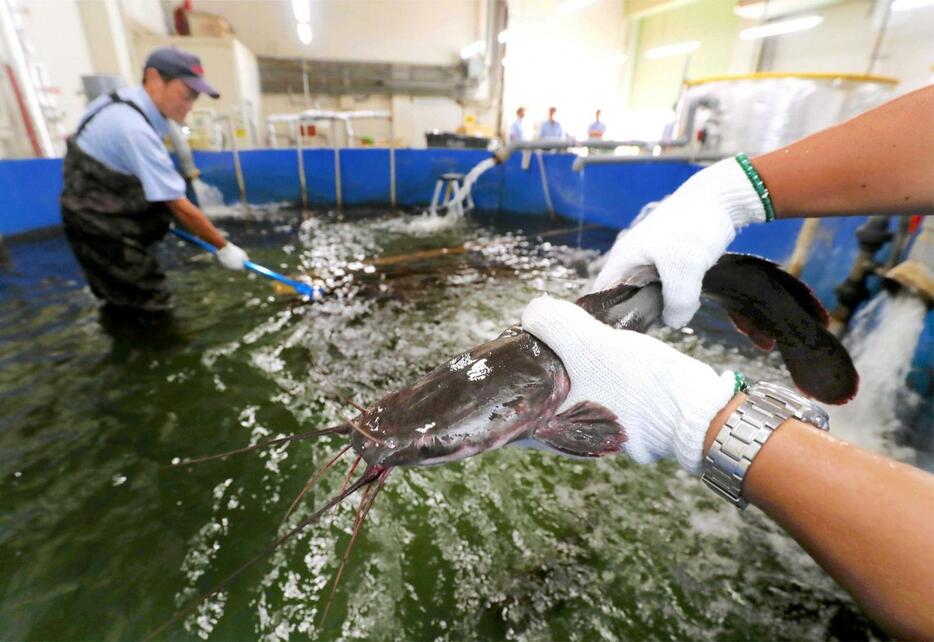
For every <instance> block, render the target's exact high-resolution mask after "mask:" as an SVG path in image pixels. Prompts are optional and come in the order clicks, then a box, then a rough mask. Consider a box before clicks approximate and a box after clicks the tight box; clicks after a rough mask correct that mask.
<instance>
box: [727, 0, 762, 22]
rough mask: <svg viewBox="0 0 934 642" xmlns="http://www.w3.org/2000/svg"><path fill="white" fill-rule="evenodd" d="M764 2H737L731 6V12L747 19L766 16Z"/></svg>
mask: <svg viewBox="0 0 934 642" xmlns="http://www.w3.org/2000/svg"><path fill="white" fill-rule="evenodd" d="M766 6H767V3H766V2H753V3H752V4H743V5H741V4H737V5H736V6H735V7H733V13H735V14H736V15H738V16H739V17H740V18H746V19H747V20H758V19H761V18H768V15H767V13H766Z"/></svg>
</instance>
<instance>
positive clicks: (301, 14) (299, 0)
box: [292, 0, 311, 23]
mask: <svg viewBox="0 0 934 642" xmlns="http://www.w3.org/2000/svg"><path fill="white" fill-rule="evenodd" d="M292 15H294V16H295V21H296V22H305V23H308V22H311V5H310V4H308V0H292Z"/></svg>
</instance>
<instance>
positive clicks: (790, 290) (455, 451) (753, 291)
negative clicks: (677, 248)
mask: <svg viewBox="0 0 934 642" xmlns="http://www.w3.org/2000/svg"><path fill="white" fill-rule="evenodd" d="M657 279H658V277H657V274H656V273H655V272H654V270H652V269H650V268H647V269H645V270H642V271H640V272H638V273H637V274H633V275H630V278H629V279H627V280H626V281H625V282H624V283H621V284H619V285H617V286H615V287H613V288H610V289H608V290H604V291H602V292H597V293H594V294H590V295H587V296H585V297H581V298H580V299H578V301H577V304H578V305H580V306H581V307H583V308H584V309H585V310H587V312H588V313H590V314H591V315H592V316H594V317H595V318H597V319H598V320H600V321H602V322H604V323H607V324H609V325H612V326H614V327H618V328H622V329H627V330H633V331H638V332H644V331H645V330H646V329H647V328H648V327H649V326H650V325H651V324H652V323H654V322H655V321H656V320H657V319H658V318H659V317H660V316H661V311H662V295H661V288H660V285H659V284H658V282H657ZM703 294H704V295H705V296H707V297H710V298H712V299H713V300H715V301H717V302H718V303H720V304H721V305H722V306H723V307H724V308H726V310H727V312H728V313H729V314H730V316H731V318H732V319H733V320H734V323H735V324H736V325H737V327H738V328H739V329H740V331H742V332H743V333H745V334H747V335H749V336H750V338H751V339H752V340H753V341H754V343H756V345H758V346H759V347H762V348H765V349H771V348H772V347H773V346H778V348H779V350H780V351H781V354H782V356H783V357H784V358H785V361H786V364H787V365H788V367H789V371H790V372H791V375H792V378H793V379H794V380H795V382H796V383H797V384H798V385H799V387H801V388H802V389H803V390H804V392H805V393H807V394H808V395H810V396H812V397H815V398H817V399H819V400H822V401H828V402H831V403H840V401H839V400H841V399H842V400H845V399H848V398H849V397H851V396H852V395H853V394H855V392H856V386H857V382H858V378H857V375H856V370H855V368H853V364H852V362H851V361H850V358H849V355H848V354H847V352H846V350H845V349H844V348H843V346H842V345H841V344H840V343H839V341H837V339H836V338H835V337H833V335H832V334H830V333H829V332H828V331H827V330H826V324H827V318H828V317H827V313H826V311H825V310H824V309H823V307H822V306H821V304H820V303H819V302H818V301H817V299H816V298H814V296H813V295H812V294H811V292H810V290H809V289H808V288H807V286H805V285H804V284H803V283H801V282H800V281H798V280H797V279H795V278H794V277H792V276H791V275H789V274H787V273H785V272H784V271H782V270H781V268H779V267H778V266H777V265H775V264H774V263H771V262H769V261H766V260H764V259H760V258H757V257H752V256H746V255H738V254H726V255H724V256H723V257H722V258H721V259H720V261H718V262H717V264H715V265H714V266H713V267H712V268H711V269H710V271H708V272H707V275H706V276H705V278H704V283H703ZM570 387H571V382H570V378H569V376H568V374H567V371H566V370H565V368H564V365H563V364H562V363H561V360H560V359H559V358H558V356H557V355H556V354H555V353H554V352H553V351H552V350H551V349H550V348H549V347H548V346H547V345H545V344H544V343H542V342H541V341H539V340H538V339H536V338H535V337H534V336H532V335H531V334H529V333H528V332H525V331H524V330H522V329H521V327H519V326H512V327H510V328H509V329H507V330H506V331H505V332H503V334H501V335H500V336H499V337H497V338H496V339H493V340H492V341H488V342H486V343H483V344H481V345H479V346H476V347H474V348H473V349H471V350H470V351H468V352H465V353H463V354H461V355H459V356H457V357H455V358H454V359H451V360H450V361H448V362H447V363H445V364H443V365H442V366H440V367H438V368H435V369H434V370H433V371H431V372H429V373H428V374H426V375H425V376H424V377H422V378H421V379H419V380H418V381H417V382H416V383H415V384H413V385H412V386H410V387H408V388H405V389H403V390H400V391H397V392H393V393H391V394H389V395H387V396H385V397H383V398H382V399H381V400H380V401H379V402H377V403H376V404H374V405H373V406H372V407H371V408H369V409H367V410H366V412H364V413H363V414H362V415H361V416H360V417H359V418H358V419H357V420H356V421H354V422H353V425H354V427H355V428H356V430H355V431H354V432H353V436H352V444H353V447H354V449H355V450H356V451H357V453H358V454H360V455H361V456H362V457H363V458H364V459H365V460H366V461H367V463H369V464H370V465H380V466H426V465H433V464H442V463H447V462H451V461H456V460H459V459H464V458H467V457H471V456H473V455H476V454H479V453H482V452H485V451H487V450H492V449H495V448H500V447H502V446H505V445H508V444H511V443H516V444H522V445H539V446H541V447H543V448H545V449H549V450H555V451H558V452H561V453H564V454H567V455H572V456H577V457H600V456H603V455H607V454H610V453H615V452H618V451H619V450H620V449H621V448H622V447H623V444H624V443H625V441H626V433H625V430H624V428H623V427H622V426H621V425H620V424H619V423H618V422H617V420H616V416H615V415H614V414H613V413H612V412H610V411H609V410H607V409H606V408H604V407H603V406H600V405H599V404H596V403H592V402H586V401H585V402H581V403H578V404H576V405H574V406H572V407H570V408H568V409H566V410H565V411H564V412H562V413H560V414H557V410H558V409H559V408H560V407H561V405H562V403H563V402H564V400H565V398H566V397H567V395H568V393H569V391H570Z"/></svg>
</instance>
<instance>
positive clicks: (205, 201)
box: [191, 178, 287, 219]
mask: <svg viewBox="0 0 934 642" xmlns="http://www.w3.org/2000/svg"><path fill="white" fill-rule="evenodd" d="M191 187H192V189H194V191H195V197H196V198H197V199H198V206H199V207H200V208H201V209H202V210H203V211H204V213H205V214H207V215H208V218H211V219H232V218H249V217H252V218H256V217H259V216H260V215H261V214H263V215H265V214H275V213H276V212H278V211H279V210H280V209H282V208H283V207H286V206H287V203H264V204H262V205H252V204H251V205H250V210H249V211H248V210H247V209H246V208H245V207H243V203H236V204H234V205H225V204H224V194H223V192H221V190H220V189H219V188H217V187H215V186H213V185H211V184H210V183H205V182H204V181H203V180H201V179H200V178H196V179H195V180H193V181H192V182H191Z"/></svg>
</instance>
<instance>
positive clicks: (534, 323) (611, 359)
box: [522, 296, 736, 475]
mask: <svg viewBox="0 0 934 642" xmlns="http://www.w3.org/2000/svg"><path fill="white" fill-rule="evenodd" d="M522 327H523V328H524V329H525V330H526V331H528V332H530V333H531V334H533V335H534V336H535V337H537V338H538V339H539V340H540V341H543V342H544V343H545V344H546V345H548V347H550V348H551V349H552V350H554V352H555V353H556V354H557V355H558V357H559V358H560V359H561V362H562V363H563V364H564V367H565V369H566V370H567V372H568V374H569V375H570V377H571V390H570V393H569V394H568V397H567V399H565V401H564V403H563V404H562V405H561V407H560V408H559V409H558V413H561V412H563V411H564V410H566V409H567V408H570V407H571V406H573V405H574V404H576V403H579V402H581V401H591V402H595V403H598V404H600V405H601V406H604V407H606V408H607V409H609V410H610V411H611V412H613V413H614V414H615V415H616V417H617V420H618V422H619V423H620V424H621V425H622V426H623V428H624V429H625V430H626V437H627V439H626V443H625V444H624V445H623V450H624V451H625V452H626V453H627V454H628V455H629V456H630V457H632V458H633V459H634V460H635V461H637V462H638V463H640V464H648V463H652V462H654V461H656V460H658V459H661V458H670V457H674V458H676V459H677V460H678V463H680V464H681V466H683V467H684V469H685V470H687V471H688V472H689V473H691V474H694V475H698V474H700V472H701V463H702V456H701V453H702V450H703V445H704V436H705V435H706V433H707V429H708V427H709V426H710V422H711V421H712V420H713V418H714V417H715V416H716V414H717V413H718V412H720V410H722V409H723V408H724V406H726V405H727V403H728V402H729V401H730V399H731V398H732V397H733V394H734V389H735V385H736V379H735V376H734V374H733V373H732V372H730V371H726V372H724V373H723V374H721V375H719V376H718V375H717V373H716V372H714V371H713V369H712V368H711V367H710V366H708V365H706V364H704V363H701V362H700V361H697V360H696V359H692V358H691V357H688V356H685V355H683V354H681V353H680V352H678V351H677V350H675V349H674V348H672V347H671V346H668V345H665V344H664V343H662V342H661V341H658V340H657V339H653V338H652V337H650V336H647V335H644V334H640V333H638V332H632V331H630V330H616V329H613V328H611V327H609V326H607V325H604V324H603V323H600V322H599V321H597V320H596V319H594V318H593V317H591V316H590V315H589V314H587V313H586V312H585V311H584V310H583V309H582V308H580V307H578V306H577V305H574V304H573V303H569V302H567V301H559V300H557V299H552V298H549V297H547V296H543V297H539V298H537V299H534V300H533V301H532V302H531V303H529V305H528V306H527V307H526V308H525V311H524V312H523V313H522Z"/></svg>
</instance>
